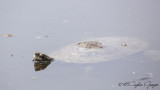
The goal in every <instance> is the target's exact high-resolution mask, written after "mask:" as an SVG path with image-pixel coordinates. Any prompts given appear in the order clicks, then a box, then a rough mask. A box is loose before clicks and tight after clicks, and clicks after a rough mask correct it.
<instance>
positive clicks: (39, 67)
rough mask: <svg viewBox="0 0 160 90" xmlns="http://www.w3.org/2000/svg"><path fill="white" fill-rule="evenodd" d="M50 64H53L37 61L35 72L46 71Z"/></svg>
mask: <svg viewBox="0 0 160 90" xmlns="http://www.w3.org/2000/svg"><path fill="white" fill-rule="evenodd" d="M49 64H51V61H39V62H37V61H35V62H34V70H35V71H40V70H44V69H45V68H46V67H47V66H48V65H49Z"/></svg>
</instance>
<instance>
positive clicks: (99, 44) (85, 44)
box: [77, 41, 102, 49]
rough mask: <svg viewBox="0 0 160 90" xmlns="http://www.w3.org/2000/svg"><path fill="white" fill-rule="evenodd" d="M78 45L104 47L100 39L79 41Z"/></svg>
mask: <svg viewBox="0 0 160 90" xmlns="http://www.w3.org/2000/svg"><path fill="white" fill-rule="evenodd" d="M77 45H78V46H80V47H83V48H95V49H96V48H97V49H98V48H102V43H101V42H98V41H87V42H79V43H78V44H77Z"/></svg>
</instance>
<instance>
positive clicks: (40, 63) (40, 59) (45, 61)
mask: <svg viewBox="0 0 160 90" xmlns="http://www.w3.org/2000/svg"><path fill="white" fill-rule="evenodd" d="M32 61H33V62H34V70H35V71H40V70H44V69H45V68H46V67H47V66H48V65H50V64H51V62H52V61H54V58H52V57H50V56H48V55H46V54H43V53H40V52H35V53H34V55H33V60H32Z"/></svg>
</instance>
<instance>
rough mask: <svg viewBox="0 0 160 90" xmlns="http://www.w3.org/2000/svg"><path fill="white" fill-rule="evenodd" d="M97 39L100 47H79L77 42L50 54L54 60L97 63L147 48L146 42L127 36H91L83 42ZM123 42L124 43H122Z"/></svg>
mask: <svg viewBox="0 0 160 90" xmlns="http://www.w3.org/2000/svg"><path fill="white" fill-rule="evenodd" d="M88 41H97V42H101V43H102V48H96V49H95V48H84V47H80V46H79V45H77V44H79V42H78V43H73V44H70V45H67V46H65V47H63V48H61V49H60V50H58V51H55V52H53V53H51V55H50V56H52V57H54V58H55V59H56V60H59V61H64V62H71V63H97V62H102V61H109V60H114V59H118V58H121V57H125V56H128V55H132V54H134V53H137V52H140V51H142V50H144V49H145V48H147V46H148V44H147V43H145V42H144V41H142V40H139V39H136V38H129V37H103V38H91V39H87V40H84V41H83V42H88ZM124 43H125V45H123V44H124Z"/></svg>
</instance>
